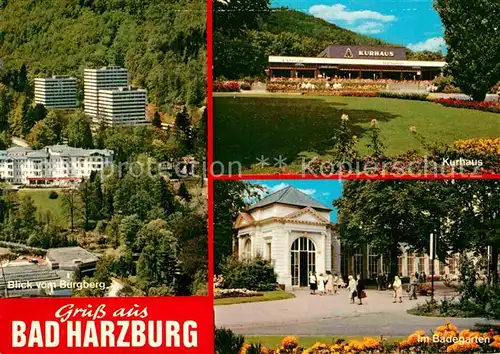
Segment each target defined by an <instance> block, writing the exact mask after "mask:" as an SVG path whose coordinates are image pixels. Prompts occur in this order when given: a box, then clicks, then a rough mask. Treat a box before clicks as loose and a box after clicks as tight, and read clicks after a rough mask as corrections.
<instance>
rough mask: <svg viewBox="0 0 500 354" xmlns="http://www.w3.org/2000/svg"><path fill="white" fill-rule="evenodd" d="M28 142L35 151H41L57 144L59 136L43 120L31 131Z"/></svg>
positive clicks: (27, 138)
mask: <svg viewBox="0 0 500 354" xmlns="http://www.w3.org/2000/svg"><path fill="white" fill-rule="evenodd" d="M26 141H27V142H28V144H29V145H30V146H31V147H32V148H33V149H41V148H43V147H45V146H47V145H53V144H55V143H57V136H56V134H54V131H53V130H52V129H51V128H50V127H49V126H47V124H46V123H45V121H43V120H41V121H39V122H37V123H36V124H35V126H34V127H33V128H32V129H31V131H30V133H29V134H28V136H27V137H26Z"/></svg>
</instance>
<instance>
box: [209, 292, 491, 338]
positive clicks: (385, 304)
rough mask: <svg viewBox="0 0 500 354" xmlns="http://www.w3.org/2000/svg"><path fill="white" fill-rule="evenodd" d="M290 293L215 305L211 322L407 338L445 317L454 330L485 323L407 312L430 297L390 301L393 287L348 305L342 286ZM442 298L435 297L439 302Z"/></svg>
mask: <svg viewBox="0 0 500 354" xmlns="http://www.w3.org/2000/svg"><path fill="white" fill-rule="evenodd" d="M294 294H295V295H296V297H295V298H293V299H288V300H279V301H269V302H256V303H248V304H237V305H227V306H216V307H215V322H216V325H217V327H225V328H230V329H232V330H233V331H235V332H237V333H239V334H244V335H289V334H294V335H315V336H328V335H335V336H338V335H348V336H362V335H369V336H380V335H383V336H407V335H409V334H411V333H413V332H414V331H415V330H419V329H423V330H425V331H427V332H428V331H430V330H431V329H433V328H435V327H437V326H439V325H441V324H443V323H444V322H445V321H446V320H450V321H451V322H452V323H453V324H455V325H456V326H458V327H459V328H470V327H472V326H473V325H474V324H475V323H478V322H479V323H484V322H486V321H484V320H481V319H473V318H469V319H453V318H448V319H447V318H435V317H421V316H412V315H409V314H407V313H406V310H408V309H410V308H413V307H414V306H415V305H416V304H417V302H418V303H424V302H425V300H426V299H429V298H425V297H419V299H418V300H417V301H415V300H414V301H410V300H408V297H404V298H403V303H401V304H400V303H396V304H394V303H392V291H383V292H379V291H376V290H368V291H367V295H368V297H367V298H366V299H364V300H363V302H364V305H363V306H359V305H357V304H354V305H352V304H350V300H349V299H348V294H347V291H346V290H342V291H341V292H340V294H337V295H332V296H318V295H315V296H312V295H310V294H309V292H308V291H307V290H297V291H295V292H294ZM405 295H406V294H405ZM442 297H443V295H442V294H441V295H437V299H438V300H439V299H441V298H442Z"/></svg>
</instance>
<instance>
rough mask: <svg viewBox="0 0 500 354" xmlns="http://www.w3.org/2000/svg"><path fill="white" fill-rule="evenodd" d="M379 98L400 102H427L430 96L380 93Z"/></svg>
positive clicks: (424, 94) (423, 94)
mask: <svg viewBox="0 0 500 354" xmlns="http://www.w3.org/2000/svg"><path fill="white" fill-rule="evenodd" d="M378 96H379V97H386V98H397V99H400V100H413V101H427V100H428V97H429V95H428V94H426V93H402V92H387V91H384V92H379V93H378Z"/></svg>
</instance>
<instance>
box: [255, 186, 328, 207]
mask: <svg viewBox="0 0 500 354" xmlns="http://www.w3.org/2000/svg"><path fill="white" fill-rule="evenodd" d="M274 203H279V204H288V205H297V206H301V207H311V208H313V209H319V210H324V211H331V210H332V209H330V208H328V207H327V206H325V205H323V204H321V203H320V202H318V201H316V200H315V199H313V198H311V197H310V196H308V195H307V194H305V193H303V192H301V191H299V190H298V189H296V188H294V187H290V186H289V187H287V188H285V189H281V190H279V191H277V192H275V193H272V194H270V195H268V196H267V197H265V198H264V199H262V200H261V201H259V202H258V203H255V204H253V205H251V206H250V207H249V208H248V210H253V209H257V208H262V207H265V206H267V205H270V204H274Z"/></svg>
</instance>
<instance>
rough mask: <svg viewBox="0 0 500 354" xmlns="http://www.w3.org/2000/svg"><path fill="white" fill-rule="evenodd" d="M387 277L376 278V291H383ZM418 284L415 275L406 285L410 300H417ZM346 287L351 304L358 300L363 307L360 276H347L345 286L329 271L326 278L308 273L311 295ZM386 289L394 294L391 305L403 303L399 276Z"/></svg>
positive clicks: (363, 286) (363, 291)
mask: <svg viewBox="0 0 500 354" xmlns="http://www.w3.org/2000/svg"><path fill="white" fill-rule="evenodd" d="M386 279H387V276H380V277H378V278H377V289H378V290H384V288H385V286H386V281H385V280H386ZM418 284H419V275H418V273H415V274H414V275H413V276H412V277H411V279H410V283H409V285H408V289H407V292H408V293H409V295H410V300H416V299H417V290H418ZM343 287H346V288H347V290H348V292H349V299H350V300H351V304H354V303H355V302H356V299H358V305H363V299H364V298H365V297H366V292H365V289H366V287H365V284H364V282H363V280H362V279H361V275H360V274H358V275H357V276H356V279H355V278H354V277H353V276H352V275H349V277H348V284H347V286H346V285H345V283H344V281H343V280H342V277H341V276H339V275H338V274H332V273H331V272H330V271H328V272H327V274H326V276H323V274H320V275H319V276H317V275H316V274H315V273H313V272H310V273H309V288H310V290H311V295H315V294H316V291H318V293H319V295H324V294H334V293H335V294H336V293H337V290H338V289H339V288H343ZM388 287H391V288H392V290H393V292H394V299H393V303H396V302H397V300H398V299H399V302H400V303H402V302H403V282H402V281H401V278H400V277H399V276H397V275H396V276H395V277H394V281H393V282H392V283H389V284H388Z"/></svg>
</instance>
